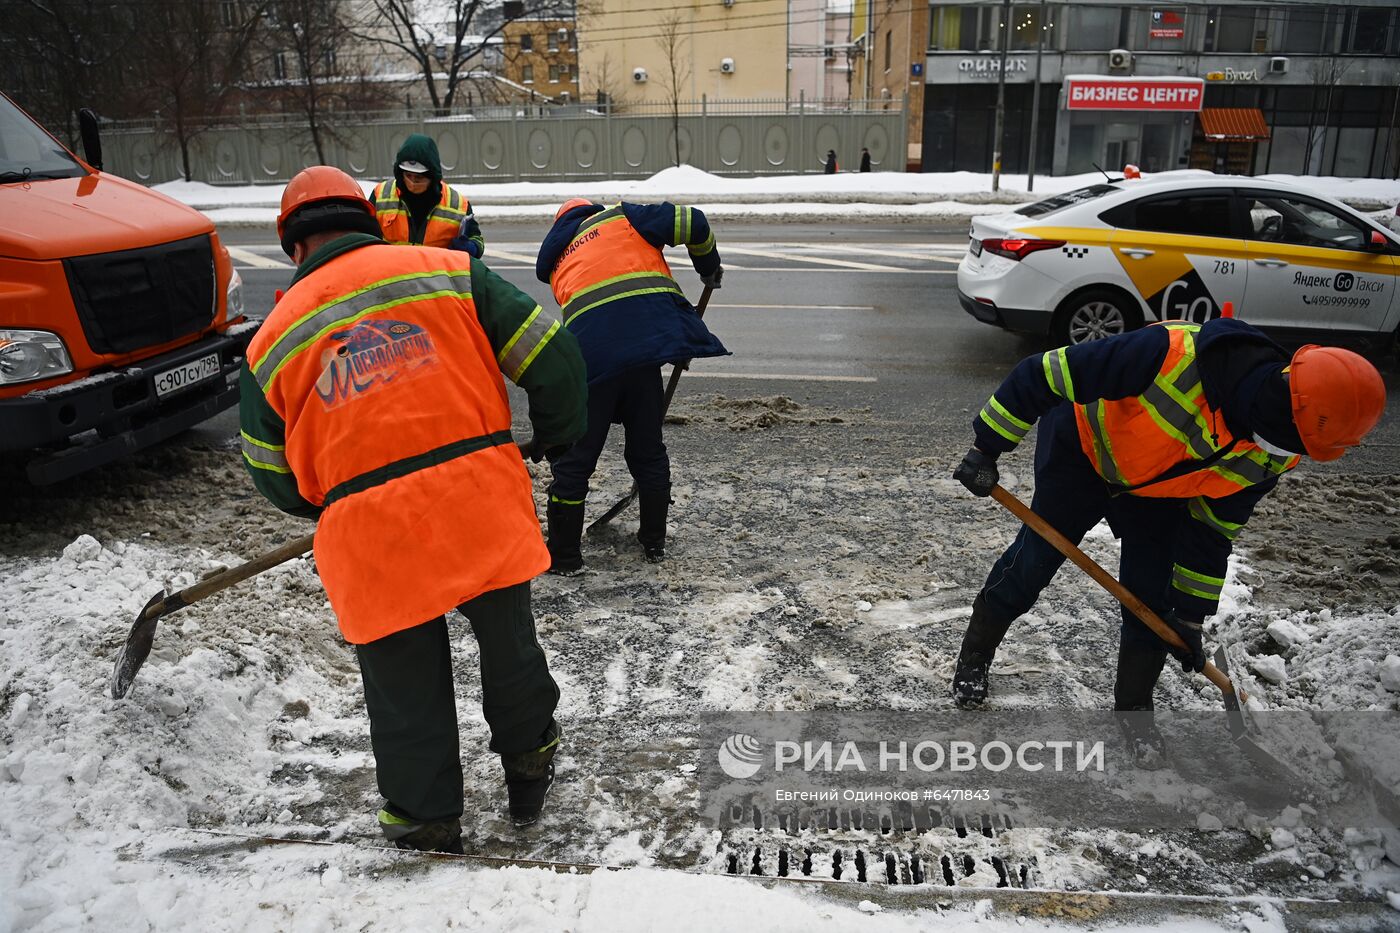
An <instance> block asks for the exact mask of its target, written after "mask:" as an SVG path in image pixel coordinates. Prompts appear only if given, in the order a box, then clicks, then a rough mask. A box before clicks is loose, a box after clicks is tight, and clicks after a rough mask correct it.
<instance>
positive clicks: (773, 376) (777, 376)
mask: <svg viewBox="0 0 1400 933" xmlns="http://www.w3.org/2000/svg"><path fill="white" fill-rule="evenodd" d="M687 376H690V377H696V378H700V379H758V380H762V381H764V382H879V381H880V380H878V379H876V378H875V377H874V376H824V375H815V374H803V373H791V374H788V373H713V372H705V371H703V370H688V371H687Z"/></svg>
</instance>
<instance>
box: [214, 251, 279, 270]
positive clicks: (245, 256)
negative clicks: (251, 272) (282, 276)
mask: <svg viewBox="0 0 1400 933" xmlns="http://www.w3.org/2000/svg"><path fill="white" fill-rule="evenodd" d="M226 249H228V256H229V258H230V259H233V260H236V261H238V262H241V263H243V264H244V265H246V266H250V267H252V268H254V269H290V268H292V264H291V263H289V262H284V261H282V260H280V259H269V258H268V257H266V256H259V255H258V254H257V253H255V252H253V251H252V250H250V249H244V248H243V247H241V246H229V247H226Z"/></svg>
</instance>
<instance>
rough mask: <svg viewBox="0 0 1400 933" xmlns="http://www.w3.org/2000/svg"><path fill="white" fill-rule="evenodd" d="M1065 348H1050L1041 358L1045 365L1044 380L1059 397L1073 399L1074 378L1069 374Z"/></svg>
mask: <svg viewBox="0 0 1400 933" xmlns="http://www.w3.org/2000/svg"><path fill="white" fill-rule="evenodd" d="M1065 350H1066V348H1065V347H1061V348H1060V349H1058V350H1051V351H1050V352H1048V353H1046V354H1045V356H1044V357H1042V358H1041V362H1042V364H1043V365H1044V367H1045V381H1046V382H1047V383H1049V385H1050V391H1051V392H1054V393H1055V394H1056V395H1058V396H1059V397H1060V398H1063V399H1069V400H1070V401H1071V402H1072V401H1074V379H1072V378H1071V377H1070V374H1069V357H1068V356H1067V355H1066V353H1065Z"/></svg>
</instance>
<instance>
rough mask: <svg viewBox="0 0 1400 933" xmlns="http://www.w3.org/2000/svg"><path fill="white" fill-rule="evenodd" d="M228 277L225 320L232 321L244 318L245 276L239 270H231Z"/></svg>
mask: <svg viewBox="0 0 1400 933" xmlns="http://www.w3.org/2000/svg"><path fill="white" fill-rule="evenodd" d="M229 272H230V275H229V277H228V301H227V302H226V303H225V306H224V320H226V321H232V320H233V319H234V318H240V317H242V316H243V276H241V275H239V274H238V270H237V269H230V270H229Z"/></svg>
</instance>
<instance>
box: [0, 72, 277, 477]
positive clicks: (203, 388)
mask: <svg viewBox="0 0 1400 933" xmlns="http://www.w3.org/2000/svg"><path fill="white" fill-rule="evenodd" d="M80 126H81V129H82V140H83V150H84V154H85V155H86V156H87V159H86V161H84V160H83V159H79V158H78V157H77V156H75V155H74V154H73V153H71V152H69V151H68V150H67V149H66V148H65V147H64V146H63V145H62V144H61V143H60V142H59V141H58V140H57V139H55V138H54V137H53V136H52V135H51V134H49V133H48V132H47V131H45V130H44V129H43V127H41V126H40V125H39V124H38V123H36V122H35V121H34V120H33V119H31V118H30V117H29V115H28V114H26V113H25V112H24V111H23V110H21V109H20V108H19V107H18V106H17V105H16V104H15V103H14V102H13V101H12V100H10V99H9V98H8V97H6V96H5V95H4V94H3V93H0V456H4V457H6V458H7V459H19V460H21V461H22V462H23V463H24V465H25V471H26V473H27V475H28V478H29V480H30V482H32V483H34V484H36V485H43V484H47V483H53V482H58V481H60V480H64V479H67V478H69V477H72V476H75V475H77V474H78V473H81V472H83V471H85V470H89V469H92V468H93V467H97V466H100V465H102V464H104V463H108V462H110V461H112V460H116V459H118V458H120V457H126V456H130V455H132V454H134V453H136V452H138V451H140V450H142V449H144V448H147V447H150V446H151V445H152V444H156V443H159V442H160V441H163V440H165V439H166V438H168V437H171V436H172V435H175V434H177V433H179V432H181V431H184V430H186V429H188V428H190V427H193V426H194V425H196V424H198V423H200V422H201V421H204V420H206V419H208V418H210V417H212V416H213V415H215V414H217V413H219V412H221V411H223V410H224V409H226V408H229V407H231V406H233V405H236V404H237V403H238V368H239V364H240V363H241V362H242V359H243V353H244V350H245V349H246V347H247V345H248V341H249V340H250V339H251V338H252V335H253V332H254V331H255V330H256V329H257V327H258V324H259V323H260V322H259V321H257V320H249V319H248V318H246V317H245V316H244V313H243V295H242V280H241V279H240V278H239V276H238V273H237V272H236V271H234V268H233V264H232V263H231V262H230V261H229V255H228V250H227V249H226V248H225V247H224V246H223V244H222V243H220V242H219V235H218V233H217V232H215V230H214V225H213V223H211V222H210V220H209V219H208V218H207V217H205V216H204V215H203V214H201V213H199V212H198V211H196V210H193V209H192V208H189V207H186V206H185V205H183V204H181V203H179V202H178V201H175V200H173V199H171V198H168V197H166V196H165V195H162V194H158V193H157V192H154V191H151V190H150V189H148V188H145V187H142V186H141V185H138V184H135V183H134V182H130V181H127V180H126V179H124V178H118V177H117V176H115V175H109V174H107V173H105V172H103V171H102V152H101V142H100V139H99V137H98V132H97V120H96V118H95V117H94V116H93V115H92V113H91V112H90V111H83V113H82V114H81V115H80Z"/></svg>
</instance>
